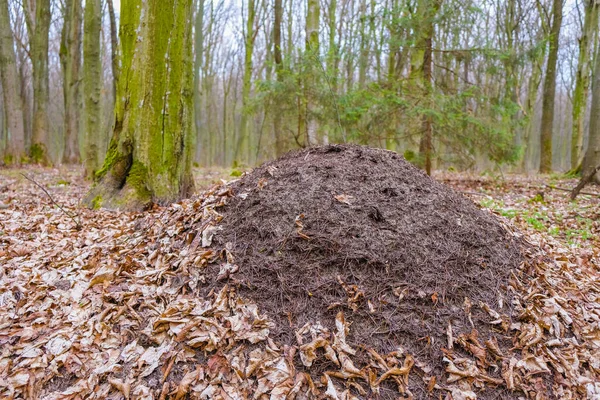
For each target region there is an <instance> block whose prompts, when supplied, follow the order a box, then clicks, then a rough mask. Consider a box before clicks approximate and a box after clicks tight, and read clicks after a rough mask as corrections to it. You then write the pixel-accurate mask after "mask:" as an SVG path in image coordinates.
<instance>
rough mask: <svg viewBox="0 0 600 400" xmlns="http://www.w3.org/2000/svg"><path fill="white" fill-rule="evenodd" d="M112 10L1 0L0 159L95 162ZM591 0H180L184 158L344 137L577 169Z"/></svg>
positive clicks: (589, 101)
mask: <svg viewBox="0 0 600 400" xmlns="http://www.w3.org/2000/svg"><path fill="white" fill-rule="evenodd" d="M123 3H126V2H123ZM122 6H123V5H122V4H120V2H115V3H114V4H113V1H112V0H86V1H82V0H27V1H18V0H0V77H1V78H2V79H0V87H1V90H2V93H3V96H2V97H0V155H1V156H2V161H3V163H4V164H7V165H10V164H18V163H21V162H36V163H43V164H53V165H56V164H60V163H82V164H84V165H85V166H86V171H87V174H88V176H90V177H92V176H93V173H94V172H96V171H98V169H99V168H100V167H101V165H102V162H103V160H104V156H105V154H106V151H107V148H108V146H109V142H110V137H111V135H112V132H113V130H114V128H115V127H114V124H115V116H114V109H115V92H116V91H117V80H118V78H119V69H120V67H121V60H120V58H119V46H120V44H119V40H120V39H119V37H120V32H118V31H119V23H120V15H121V11H122V10H121V7H122ZM599 9H600V3H599V2H598V1H597V0H575V1H564V0H507V1H488V0H467V1H456V0H446V1H443V0H378V1H376V0H196V1H195V2H194V4H193V10H194V11H193V12H194V14H193V19H194V20H193V24H192V25H193V31H192V35H193V64H194V76H193V80H194V92H193V102H194V107H193V109H194V130H195V134H196V137H195V139H196V145H195V149H194V163H195V164H197V165H200V166H213V165H219V166H231V165H242V166H253V165H256V164H258V163H260V162H262V161H264V160H267V159H271V158H273V157H276V156H278V155H281V154H282V153H284V152H286V151H287V150H290V149H294V148H299V147H307V146H312V145H317V144H323V143H334V142H352V143H359V144H367V145H371V146H376V147H382V148H387V149H390V150H394V151H397V152H399V153H401V154H403V155H404V156H405V158H406V159H408V160H409V161H411V162H413V163H416V164H417V165H419V166H421V167H423V168H425V169H426V170H428V171H429V170H431V169H432V168H433V169H435V168H438V169H447V168H453V169H458V170H479V171H481V170H490V171H491V170H498V169H499V168H503V169H506V170H513V171H518V172H530V171H540V172H550V171H562V172H567V171H571V172H579V171H581V169H582V167H583V168H584V169H589V170H591V169H592V168H593V167H594V166H595V165H597V164H600V149H599V147H600V133H599V131H600V128H599V126H600V122H599V120H600V104H598V103H600V78H598V76H599V75H600V73H599V71H600V57H599V56H598V52H599V45H598V43H599V42H600V41H599V37H598V34H599V31H600V28H599V18H598V14H599ZM138 40H144V39H141V38H139V39H138ZM121 79H127V77H121ZM586 150H587V152H586Z"/></svg>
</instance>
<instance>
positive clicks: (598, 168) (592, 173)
mask: <svg viewBox="0 0 600 400" xmlns="http://www.w3.org/2000/svg"><path fill="white" fill-rule="evenodd" d="M598 171H600V164H598V165H596V168H594V169H593V170H591V171H590V172H589V173H588V174H587V175H584V176H583V177H582V178H581V180H580V181H579V183H578V184H577V186H575V188H574V189H573V191H572V192H571V200H575V198H576V197H577V195H578V194H579V192H581V189H583V188H584V187H585V185H587V184H588V183H590V182H591V181H592V179H594V176H596V174H597V173H598Z"/></svg>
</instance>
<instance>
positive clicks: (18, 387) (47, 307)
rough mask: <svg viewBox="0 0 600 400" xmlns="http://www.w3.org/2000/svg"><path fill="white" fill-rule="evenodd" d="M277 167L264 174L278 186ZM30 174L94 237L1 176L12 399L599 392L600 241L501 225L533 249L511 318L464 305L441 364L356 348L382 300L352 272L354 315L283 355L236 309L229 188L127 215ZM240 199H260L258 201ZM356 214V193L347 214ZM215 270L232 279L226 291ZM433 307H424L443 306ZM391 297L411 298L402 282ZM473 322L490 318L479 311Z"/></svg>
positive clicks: (264, 319) (266, 322)
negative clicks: (225, 238) (361, 319)
mask: <svg viewBox="0 0 600 400" xmlns="http://www.w3.org/2000/svg"><path fill="white" fill-rule="evenodd" d="M278 169H280V168H269V169H268V172H270V176H272V177H274V176H277V174H278V173H279V172H280V171H278ZM31 172H32V173H33V176H35V178H36V179H37V180H38V182H42V183H43V184H44V185H45V186H46V187H47V188H48V190H49V191H50V193H51V194H52V196H53V197H55V199H57V200H59V201H60V203H61V204H62V205H63V206H64V207H67V208H68V209H70V210H77V212H78V213H79V215H80V217H81V221H82V225H83V226H82V229H80V230H76V229H75V224H74V223H73V221H71V220H70V219H69V218H68V217H67V216H65V215H64V214H63V213H62V212H61V211H60V210H58V209H57V208H56V207H54V206H53V205H52V204H51V202H50V201H46V199H44V198H42V197H41V196H40V194H39V189H36V188H35V187H34V186H33V185H32V184H30V183H28V182H23V181H22V180H19V179H18V178H14V177H12V178H11V176H10V175H9V176H8V177H7V178H6V180H5V177H6V176H5V175H2V179H3V181H4V182H6V183H7V184H8V186H4V182H3V185H0V186H2V187H4V188H5V189H3V190H2V193H0V196H2V200H3V201H4V202H5V203H7V204H8V205H9V207H8V208H7V209H3V210H0V231H1V234H0V397H1V398H43V399H54V398H56V399H70V398H72V399H76V398H111V399H118V398H127V399H129V398H131V399H160V398H175V399H182V398H202V399H213V398H214V399H237V398H240V399H244V398H272V399H293V398H298V399H303V398H306V399H308V398H329V399H351V398H398V397H399V396H400V397H402V396H403V397H405V398H416V399H418V398H443V399H455V400H457V399H474V398H487V397H486V396H488V395H491V394H493V395H495V396H496V398H519V397H522V398H565V399H568V398H572V399H585V398H590V399H594V398H598V396H600V385H599V384H598V381H600V350H599V349H600V304H599V303H600V297H599V296H600V287H599V279H598V277H599V268H598V258H597V257H598V254H597V252H598V248H597V247H595V246H590V247H589V248H583V249H577V250H574V249H571V248H567V246H565V244H564V243H563V242H560V241H557V240H555V239H553V238H552V237H551V236H549V235H546V234H541V233H539V232H534V231H531V230H527V227H525V226H520V228H521V229H522V231H521V232H525V234H523V233H521V232H520V231H517V229H516V228H515V223H514V221H508V220H506V219H504V218H503V217H501V216H498V219H499V220H501V221H502V222H503V224H504V226H505V228H506V231H507V232H508V233H509V234H510V235H512V236H514V237H515V238H516V240H518V241H527V242H529V243H530V245H526V246H523V252H524V254H523V259H522V262H521V263H520V264H519V265H517V266H516V267H515V268H514V270H513V271H510V272H509V275H508V278H507V279H508V285H507V293H508V294H507V298H506V299H505V300H504V301H505V302H506V301H509V297H508V295H510V296H511V297H510V300H511V304H512V307H511V308H509V307H508V306H507V305H506V304H502V306H503V307H500V306H499V304H498V302H495V303H493V304H486V303H477V302H475V301H474V300H471V299H469V298H466V299H464V300H463V303H462V304H461V310H463V312H465V313H466V315H467V320H469V319H471V320H473V323H474V325H475V328H473V327H472V326H471V324H470V323H469V327H470V328H471V329H459V327H458V326H455V324H452V323H451V322H450V323H448V321H444V331H443V334H444V345H442V346H441V347H440V354H439V359H429V358H428V357H427V356H426V354H427V352H428V351H429V350H428V351H423V350H421V351H420V352H418V351H417V352H409V351H407V349H406V348H402V347H399V346H396V347H395V348H392V349H390V351H382V350H381V349H380V347H378V346H379V342H378V341H374V342H368V341H363V342H357V341H355V340H354V337H355V336H353V333H352V331H353V329H354V328H355V327H354V324H353V321H352V320H353V318H355V315H354V313H355V311H354V308H353V307H356V309H357V310H362V309H366V310H369V309H370V307H369V306H368V302H369V300H371V299H369V298H365V296H368V293H367V292H365V291H364V288H361V287H360V285H357V284H355V283H354V282H346V281H344V279H343V278H342V277H340V279H339V280H338V277H335V278H336V285H337V286H338V287H340V288H341V290H340V294H343V301H340V303H342V306H340V305H334V306H333V307H332V308H331V309H330V310H329V311H331V313H332V315H333V316H332V318H329V319H326V318H323V317H321V318H317V317H314V316H313V317H312V318H311V317H310V316H309V318H307V321H306V322H305V323H304V324H303V325H302V326H300V327H298V328H297V329H295V330H294V332H293V340H292V341H289V342H287V343H286V342H285V340H284V339H285V336H284V335H283V336H282V335H281V334H280V333H278V332H280V331H281V327H277V322H276V321H277V318H273V316H272V315H270V313H268V312H267V313H265V311H264V307H261V304H260V303H259V304H258V305H257V302H255V301H252V300H250V299H251V297H252V296H246V295H242V296H240V293H244V290H243V288H244V285H245V283H244V274H245V272H247V270H246V271H245V264H243V263H242V262H241V261H240V260H241V257H238V256H237V255H236V253H235V248H234V246H233V245H232V244H231V243H229V246H227V244H226V245H224V246H221V245H215V244H214V243H213V241H215V239H216V240H217V241H218V240H219V235H222V233H223V231H219V228H223V224H224V219H223V216H224V215H226V214H227V213H226V212H225V210H226V204H230V203H231V202H232V201H234V199H235V198H236V197H235V196H237V195H238V194H236V190H235V189H234V188H235V187H236V186H235V185H236V183H235V182H233V183H230V184H223V185H218V186H215V187H213V188H211V189H210V190H208V191H206V192H204V193H202V194H200V195H199V196H198V197H196V198H195V199H192V200H187V201H183V202H181V203H179V204H173V205H171V206H169V207H165V208H159V207H156V208H154V209H152V210H151V211H150V212H148V213H145V214H132V213H123V212H109V211H105V210H98V211H89V210H85V209H82V208H77V198H80V197H81V195H82V194H83V193H84V191H85V189H86V186H85V184H84V183H82V182H80V181H79V179H78V177H77V176H76V174H75V173H73V174H71V176H69V179H68V180H70V181H71V182H72V183H71V184H70V185H68V186H61V185H55V184H53V182H56V181H57V176H58V174H57V171H49V170H35V171H31ZM0 174H2V171H0ZM272 183H273V182H269V180H267V181H266V183H265V182H263V183H261V185H262V186H263V189H264V188H268V186H269V185H270V184H272ZM460 185H462V182H461V183H460V184H458V186H460ZM242 193H245V194H246V196H245V197H246V198H247V199H251V196H252V195H251V190H247V191H245V192H242ZM339 193H341V192H336V193H333V194H329V196H330V198H332V197H333V195H338V194H339ZM343 193H346V192H345V191H344V192H343ZM346 195H347V196H350V195H351V194H346ZM334 201H336V200H335V199H334ZM359 201H360V198H359V197H357V196H353V198H352V202H351V203H350V205H345V206H352V205H353V204H356V203H355V202H359ZM338 202H339V200H338ZM309 218H310V216H307V215H305V216H304V217H302V218H300V219H299V222H300V226H298V224H296V223H295V219H294V220H292V222H291V225H290V230H291V232H292V233H293V234H298V230H299V231H300V233H302V232H305V233H304V234H306V235H307V236H309V237H310V236H311V233H314V231H311V228H310V226H311V225H310V223H307V221H306V219H309ZM303 221H304V222H303ZM309 221H310V220H309ZM205 231H208V232H209V233H207V234H204V232H205ZM298 237H300V239H297V240H306V239H302V237H301V235H299V234H298ZM208 238H210V239H208ZM228 265H229V266H228ZM232 266H235V267H237V268H238V271H237V272H236V271H235V270H233V268H232ZM221 270H223V271H226V274H227V275H226V277H224V278H222V279H221V280H219V281H218V282H219V283H220V284H219V285H216V284H215V283H214V281H215V280H216V278H217V275H218V273H215V271H219V272H220V271H221ZM209 287H210V288H212V290H209V291H208V292H207V288H209ZM434 294H435V293H431V294H429V293H425V295H424V296H422V297H423V298H422V299H421V300H422V301H426V300H427V301H428V302H430V303H431V304H432V305H433V304H434V303H436V296H434ZM393 295H394V296H395V297H396V298H398V299H407V298H408V299H410V296H411V293H410V292H409V291H407V290H406V288H401V287H400V288H394V292H393ZM437 296H438V298H437V303H440V302H442V301H444V299H443V296H442V295H441V294H438V295H437ZM417 297H419V294H417ZM373 309H374V314H375V313H377V312H378V311H377V310H378V308H377V307H375V306H373ZM509 310H510V312H509ZM311 311H312V310H307V313H308V312H311ZM369 312H370V311H369ZM478 312H481V313H485V315H486V316H487V318H486V320H485V321H483V319H482V318H479V319H477V318H475V317H474V316H473V315H474V314H476V313H478ZM323 315H325V314H323ZM326 315H329V314H326ZM469 315H470V316H469ZM483 323H485V324H486V327H484V326H483V325H482V324H483ZM487 327H489V329H486V328H487ZM488 331H489V332H493V333H495V332H501V333H502V335H504V336H507V337H509V338H510V342H511V347H510V348H508V349H507V348H504V347H502V346H500V344H499V343H498V342H497V339H496V338H495V336H494V335H491V336H489V337H488V336H486V335H482V334H481V332H488ZM423 343H424V345H423V348H424V349H427V348H428V347H427V346H429V348H430V347H431V346H430V345H428V344H427V343H426V341H425V340H424V341H423ZM500 396H502V397H500Z"/></svg>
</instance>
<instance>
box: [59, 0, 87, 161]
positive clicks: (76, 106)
mask: <svg viewBox="0 0 600 400" xmlns="http://www.w3.org/2000/svg"><path fill="white" fill-rule="evenodd" d="M81 17H82V16H81V0H66V3H65V15H64V25H63V30H62V37H61V44H60V62H61V65H62V70H63V96H64V105H65V147H64V153H63V162H64V163H67V164H75V163H77V162H79V131H80V126H81V123H80V110H81V89H80V85H79V82H80V80H81V76H80V68H81V19H82V18H81Z"/></svg>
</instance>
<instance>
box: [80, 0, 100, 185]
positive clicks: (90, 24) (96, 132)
mask: <svg viewBox="0 0 600 400" xmlns="http://www.w3.org/2000/svg"><path fill="white" fill-rule="evenodd" d="M101 7H102V3H101V0H86V2H85V13H84V21H83V92H84V116H85V123H84V137H85V175H86V176H87V177H88V178H89V179H93V177H94V173H95V172H96V171H97V170H98V168H99V165H100V160H99V150H100V143H101V137H102V134H103V132H102V123H101V119H102V109H101V103H100V93H101V91H102V61H101V59H100V29H101V25H102V8H101Z"/></svg>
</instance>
